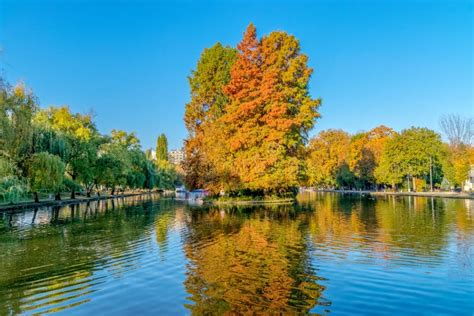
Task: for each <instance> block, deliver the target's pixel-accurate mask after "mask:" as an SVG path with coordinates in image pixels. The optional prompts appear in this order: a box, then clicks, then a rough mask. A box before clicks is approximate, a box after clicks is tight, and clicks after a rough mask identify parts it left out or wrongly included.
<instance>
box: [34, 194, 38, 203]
mask: <svg viewBox="0 0 474 316" xmlns="http://www.w3.org/2000/svg"><path fill="white" fill-rule="evenodd" d="M33 194H34V196H35V203H39V197H38V192H35V193H33Z"/></svg>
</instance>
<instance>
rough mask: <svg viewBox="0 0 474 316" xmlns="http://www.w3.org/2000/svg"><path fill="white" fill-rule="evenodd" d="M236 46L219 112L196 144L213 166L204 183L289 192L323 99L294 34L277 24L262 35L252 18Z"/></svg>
mask: <svg viewBox="0 0 474 316" xmlns="http://www.w3.org/2000/svg"><path fill="white" fill-rule="evenodd" d="M237 49H238V54H237V58H236V60H235V62H234V63H233V65H232V68H231V71H230V80H229V82H228V84H226V85H225V86H223V87H222V92H223V96H224V97H225V98H226V101H225V106H224V107H223V109H222V116H220V117H218V118H217V119H215V120H214V121H213V122H212V123H208V124H206V125H207V126H206V128H205V131H203V133H202V134H203V135H206V133H207V135H206V136H205V137H203V139H202V141H201V142H200V143H199V145H197V147H198V148H199V151H200V152H206V153H207V156H206V157H205V160H206V163H207V164H208V165H210V166H211V168H212V170H213V171H215V173H214V179H213V180H212V181H209V182H206V181H204V183H203V182H201V183H200V184H202V185H203V187H206V188H208V189H211V190H212V191H214V192H216V191H219V190H226V191H237V190H247V191H249V192H254V193H255V192H259V193H262V194H265V195H266V194H280V193H283V192H288V191H290V190H291V189H292V188H294V187H297V186H298V185H299V184H300V183H301V181H302V180H303V178H304V175H305V164H304V162H305V160H304V155H305V144H306V141H307V134H308V132H309V130H310V129H311V128H312V127H313V126H314V123H315V120H316V118H318V117H319V114H318V112H317V109H318V107H319V105H320V100H319V99H313V98H312V97H311V96H310V95H309V90H308V83H309V79H310V77H311V73H312V69H311V68H309V67H308V66H307V61H308V57H307V56H306V55H304V54H302V53H301V52H300V45H299V42H298V40H297V39H296V38H295V37H294V36H291V35H288V34H287V33H285V32H272V33H270V34H269V35H268V36H265V37H263V38H262V39H261V40H259V39H258V38H257V33H256V28H255V26H254V25H253V24H250V25H249V26H248V28H247V30H246V32H245V34H244V38H243V39H242V41H241V42H240V43H239V44H238V46H237ZM219 93H220V91H219ZM192 102H193V101H191V103H192ZM188 130H189V131H190V135H191V136H192V132H193V131H192V130H191V129H190V128H189V127H188ZM195 140H196V137H190V138H189V139H188V143H189V144H191V141H195ZM189 147H190V146H189ZM189 171H190V173H192V172H193V170H189ZM190 173H188V174H190ZM216 179H217V181H216ZM191 180H192V179H191ZM189 182H190V183H191V182H193V181H189Z"/></svg>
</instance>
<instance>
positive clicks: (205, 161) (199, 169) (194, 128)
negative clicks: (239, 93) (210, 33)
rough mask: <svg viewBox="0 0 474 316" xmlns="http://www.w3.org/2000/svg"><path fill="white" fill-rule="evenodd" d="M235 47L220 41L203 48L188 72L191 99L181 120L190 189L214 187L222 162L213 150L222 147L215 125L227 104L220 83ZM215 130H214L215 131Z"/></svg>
mask: <svg viewBox="0 0 474 316" xmlns="http://www.w3.org/2000/svg"><path fill="white" fill-rule="evenodd" d="M236 56H237V50H235V49H234V48H230V47H224V46H222V45H221V44H220V43H217V44H215V45H214V46H212V47H211V48H206V49H205V50H204V51H203V53H202V54H201V57H200V59H199V61H198V63H197V66H196V69H195V70H194V71H193V72H192V73H191V76H189V78H188V80H189V86H190V89H191V101H190V102H189V103H188V104H186V109H185V114H184V121H185V124H186V128H187V129H188V134H189V135H188V138H187V139H186V141H185V153H186V155H185V157H186V158H185V163H184V164H183V166H184V168H185V182H186V185H187V186H188V187H189V188H190V189H194V188H203V187H207V188H210V187H214V186H215V187H216V188H218V187H219V185H218V183H219V182H220V178H221V176H217V174H219V173H222V172H221V169H224V167H225V165H224V164H222V163H221V161H219V158H221V157H223V155H222V154H220V153H217V151H219V150H223V149H225V147H224V146H222V145H223V144H224V143H225V141H224V139H223V138H224V137H222V136H223V135H222V133H221V131H219V130H218V129H217V128H216V127H217V125H218V123H217V119H219V118H220V117H221V116H222V115H223V113H224V111H225V108H226V106H227V104H228V98H227V96H226V95H225V94H224V92H223V90H222V89H223V87H224V86H226V85H227V84H228V83H229V80H230V70H231V67H232V65H233V64H234V62H235V59H236ZM216 132H217V133H216Z"/></svg>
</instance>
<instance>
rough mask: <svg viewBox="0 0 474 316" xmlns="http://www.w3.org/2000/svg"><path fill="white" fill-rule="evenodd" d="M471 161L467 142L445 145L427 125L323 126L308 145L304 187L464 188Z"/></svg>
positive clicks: (472, 156) (473, 152) (473, 151)
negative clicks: (361, 129)
mask: <svg viewBox="0 0 474 316" xmlns="http://www.w3.org/2000/svg"><path fill="white" fill-rule="evenodd" d="M473 164H474V149H473V147H472V145H471V144H470V142H456V143H450V144H446V143H443V142H442V140H441V136H440V135H439V134H438V133H436V132H435V131H432V130H429V129H427V128H416V127H412V128H409V129H405V130H403V131H401V132H400V133H397V132H395V131H394V130H392V129H391V128H388V127H385V126H379V127H376V128H374V129H373V130H371V131H369V132H362V133H357V134H355V135H349V134H348V133H346V132H344V131H342V130H325V131H322V132H320V133H319V134H318V135H317V136H315V137H314V138H313V139H312V140H311V142H310V145H309V147H308V157H307V170H308V185H310V186H315V187H320V188H345V189H381V188H385V189H386V188H390V189H393V190H396V189H402V188H403V189H406V190H411V191H413V190H414V191H421V190H432V189H434V188H441V189H455V188H462V185H463V182H464V181H465V180H466V179H467V177H468V172H469V169H470V167H471V165H473Z"/></svg>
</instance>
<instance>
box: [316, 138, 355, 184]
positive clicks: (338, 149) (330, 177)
mask: <svg viewBox="0 0 474 316" xmlns="http://www.w3.org/2000/svg"><path fill="white" fill-rule="evenodd" d="M350 141H351V139H350V136H349V134H347V133H346V132H344V131H343V130H334V129H330V130H326V131H322V132H320V133H319V134H318V135H317V136H316V137H315V138H313V139H312V140H311V142H310V144H309V149H308V151H309V153H308V159H307V164H308V182H309V184H310V185H313V186H319V187H329V188H330V187H335V186H336V185H337V184H338V183H337V181H336V178H337V175H338V174H339V177H340V178H341V177H342V175H344V179H347V171H348V170H347V165H346V160H347V156H348V152H349V145H350Z"/></svg>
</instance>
